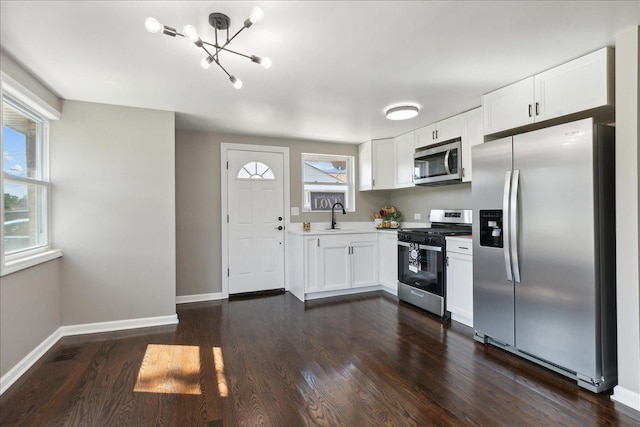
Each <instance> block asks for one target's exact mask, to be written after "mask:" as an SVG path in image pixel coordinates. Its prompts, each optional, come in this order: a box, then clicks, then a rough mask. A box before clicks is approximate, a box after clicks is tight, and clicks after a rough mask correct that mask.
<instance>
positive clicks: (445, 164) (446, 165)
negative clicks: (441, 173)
mask: <svg viewBox="0 0 640 427" xmlns="http://www.w3.org/2000/svg"><path fill="white" fill-rule="evenodd" d="M449 154H451V150H447V153H446V154H445V155H444V170H446V171H447V175H451V168H449Z"/></svg>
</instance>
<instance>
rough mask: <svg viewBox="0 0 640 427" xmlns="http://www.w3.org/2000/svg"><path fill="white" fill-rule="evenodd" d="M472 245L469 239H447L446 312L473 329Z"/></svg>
mask: <svg viewBox="0 0 640 427" xmlns="http://www.w3.org/2000/svg"><path fill="white" fill-rule="evenodd" d="M472 250H473V245H472V241H471V239H469V238H460V237H447V311H450V312H451V319H453V320H455V321H457V322H460V323H463V324H465V325H467V326H470V327H473V252H472Z"/></svg>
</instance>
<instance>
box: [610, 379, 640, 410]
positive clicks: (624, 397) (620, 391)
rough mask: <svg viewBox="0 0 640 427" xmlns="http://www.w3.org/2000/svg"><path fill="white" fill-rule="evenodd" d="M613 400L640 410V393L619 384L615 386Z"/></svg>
mask: <svg viewBox="0 0 640 427" xmlns="http://www.w3.org/2000/svg"><path fill="white" fill-rule="evenodd" d="M611 400H613V401H614V402H618V403H622V404H623V405H626V406H628V407H630V408H633V409H635V410H636V411H640V393H636V392H634V391H631V390H629V389H626V388H624V387H620V386H619V385H617V386H615V387H614V388H613V394H612V395H611Z"/></svg>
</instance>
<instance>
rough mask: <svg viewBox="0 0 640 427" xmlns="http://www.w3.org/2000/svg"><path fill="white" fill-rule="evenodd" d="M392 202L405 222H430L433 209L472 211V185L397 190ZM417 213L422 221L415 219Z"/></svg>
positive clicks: (392, 193)
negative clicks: (430, 213)
mask: <svg viewBox="0 0 640 427" xmlns="http://www.w3.org/2000/svg"><path fill="white" fill-rule="evenodd" d="M390 201H391V204H392V205H393V206H395V207H396V208H398V210H399V211H400V212H402V216H403V220H404V221H408V222H428V221H429V212H430V211H431V209H471V183H463V184H454V185H443V186H438V187H414V188H406V189H403V190H395V191H392V192H391V197H390ZM416 213H419V214H420V215H421V216H422V219H419V220H418V219H414V216H413V215H414V214H416Z"/></svg>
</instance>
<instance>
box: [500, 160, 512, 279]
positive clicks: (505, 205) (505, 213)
mask: <svg viewBox="0 0 640 427" xmlns="http://www.w3.org/2000/svg"><path fill="white" fill-rule="evenodd" d="M510 192H511V171H507V172H506V173H505V175H504V195H503V197H502V221H503V224H502V230H503V239H502V242H503V244H502V247H503V251H504V268H505V270H506V272H507V280H508V281H510V282H511V281H513V276H512V275H511V255H510V253H509V233H510V229H509V193H510Z"/></svg>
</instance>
